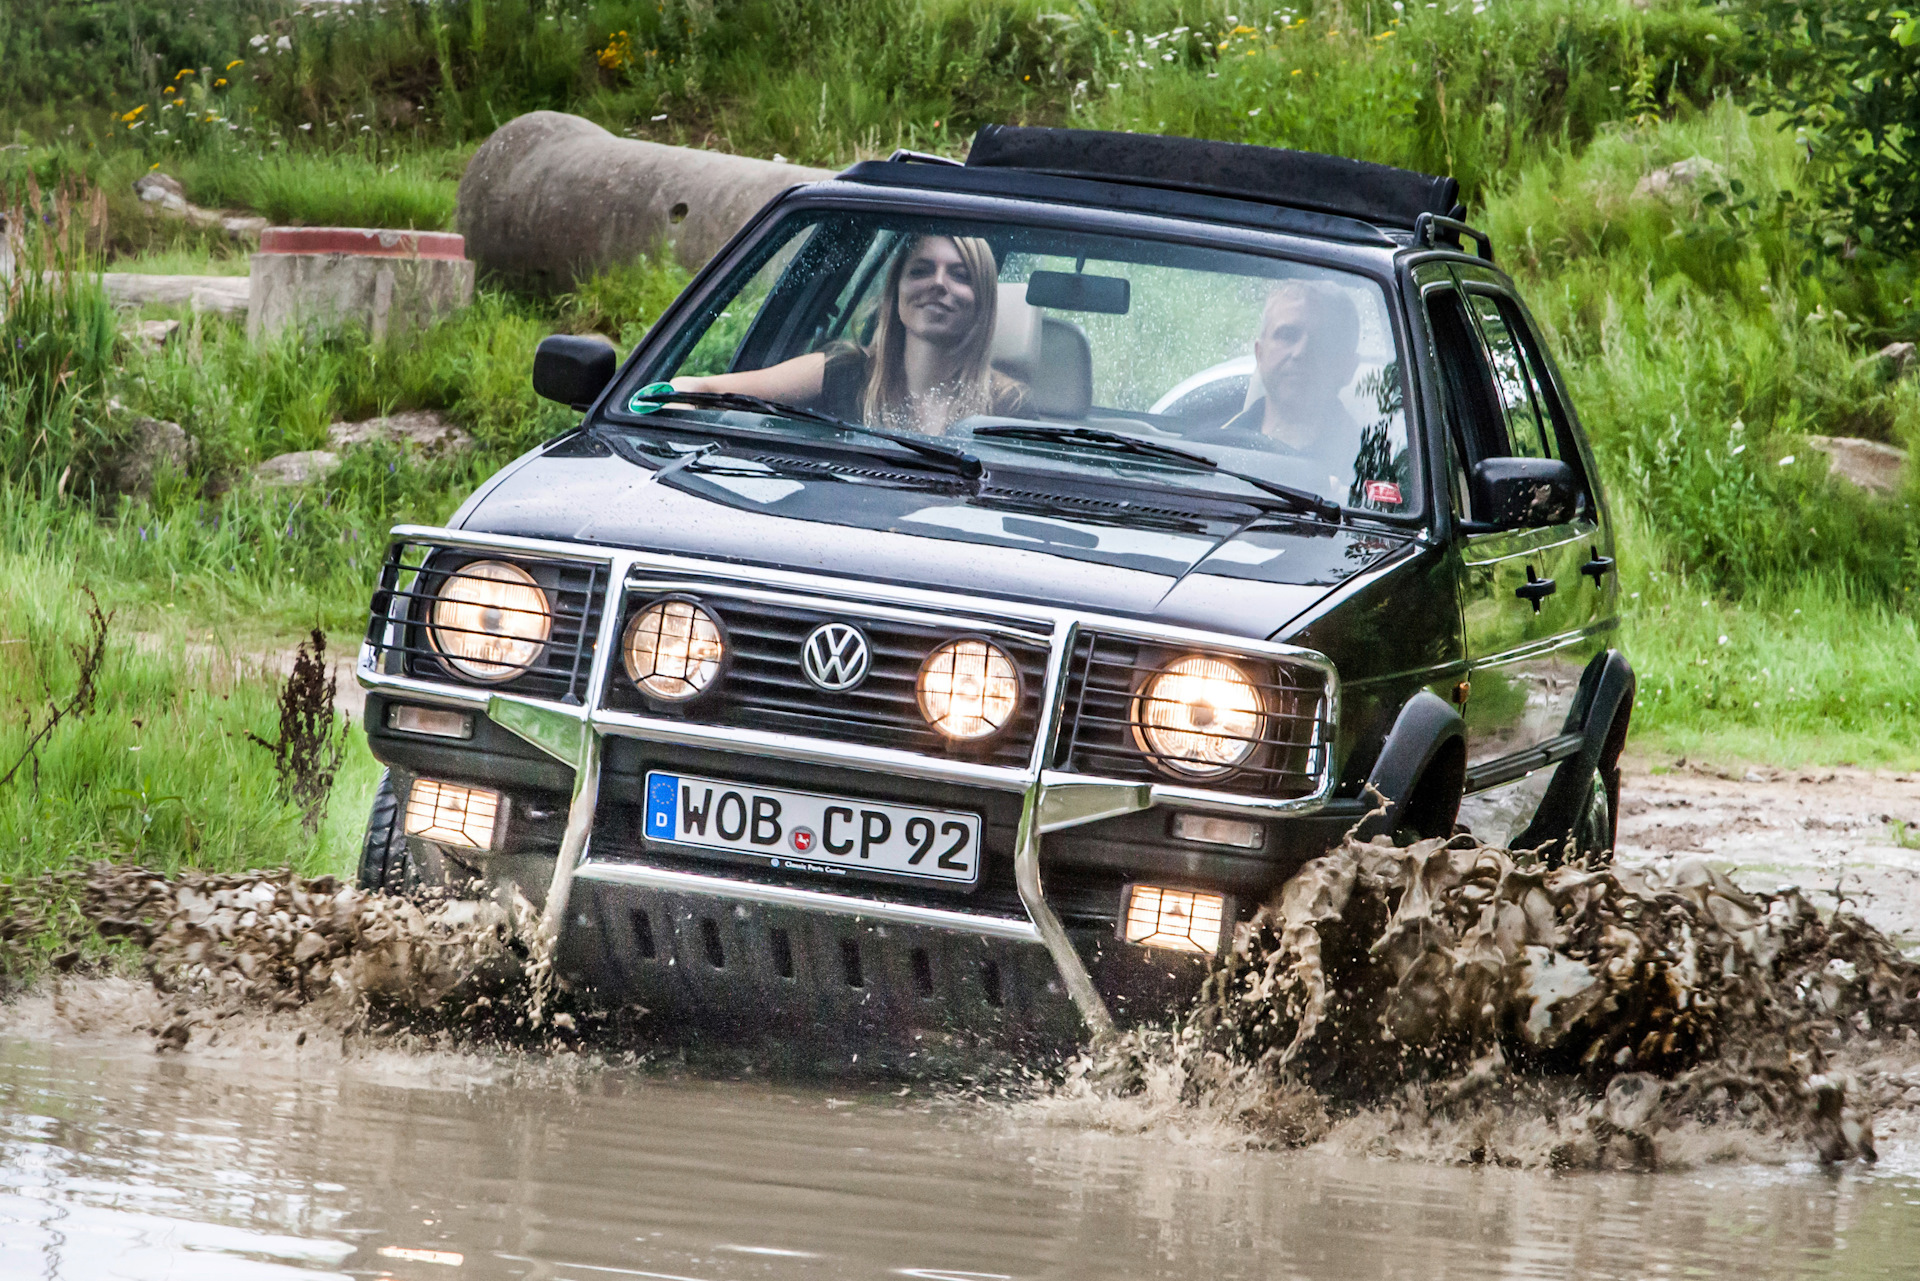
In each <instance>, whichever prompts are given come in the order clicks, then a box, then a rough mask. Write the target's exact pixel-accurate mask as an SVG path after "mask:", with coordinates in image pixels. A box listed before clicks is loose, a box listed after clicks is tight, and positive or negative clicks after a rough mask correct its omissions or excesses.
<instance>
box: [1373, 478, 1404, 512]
mask: <svg viewBox="0 0 1920 1281" xmlns="http://www.w3.org/2000/svg"><path fill="white" fill-rule="evenodd" d="M1366 493H1367V501H1368V502H1370V503H1379V504H1380V505H1381V506H1383V507H1398V506H1399V505H1400V486H1398V485H1396V484H1394V483H1393V482H1392V481H1390V480H1370V481H1368V482H1367V490H1366Z"/></svg>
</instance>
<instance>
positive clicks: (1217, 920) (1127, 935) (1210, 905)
mask: <svg viewBox="0 0 1920 1281" xmlns="http://www.w3.org/2000/svg"><path fill="white" fill-rule="evenodd" d="M1226 923H1227V900H1226V899H1224V898H1222V897H1221V896H1220V895H1218V894H1200V893H1196V892H1195V891H1193V890H1170V889H1166V888H1164V887H1162V886H1159V885H1129V886H1128V887H1127V910H1126V911H1125V912H1124V913H1123V914H1122V915H1121V918H1120V936H1121V937H1122V938H1124V939H1125V940H1126V941H1127V942H1129V943H1138V944H1140V945H1141V946H1142V947H1164V948H1168V949H1170V950H1172V951H1175V952H1197V953H1199V954H1200V955H1202V956H1212V955H1213V954H1214V953H1215V952H1217V951H1219V950H1220V938H1221V931H1222V930H1224V929H1225V928H1226Z"/></svg>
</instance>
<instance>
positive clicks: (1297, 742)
mask: <svg viewBox="0 0 1920 1281" xmlns="http://www.w3.org/2000/svg"><path fill="white" fill-rule="evenodd" d="M1191 652H1192V651H1191V650H1190V649H1186V648H1179V649H1170V648H1168V647H1166V646H1164V645H1157V644H1154V643H1152V642H1148V641H1142V640H1137V639H1134V638H1132V637H1123V636H1103V635H1099V634H1097V633H1084V632H1083V633H1082V634H1081V635H1080V636H1079V638H1078V640H1077V642H1076V643H1075V645H1074V650H1073V655H1072V658H1071V661H1070V662H1069V663H1068V666H1067V703H1066V709H1065V711H1066V714H1065V717H1064V718H1063V721H1064V724H1065V725H1066V726H1067V729H1066V732H1064V733H1063V734H1061V736H1060V742H1059V745H1058V747H1057V749H1056V752H1055V758H1054V759H1055V765H1056V767H1058V768H1061V769H1066V770H1070V771H1072V772H1073V773H1076V774H1093V775H1099V776H1102V777H1106V778H1125V779H1139V780H1143V781H1153V782H1162V783H1165V782H1175V783H1185V784H1187V785H1189V786H1193V787H1200V788H1205V789H1207V790H1209V791H1222V792H1240V793H1248V794H1252V795H1258V796H1272V797H1281V798H1286V797H1296V796H1307V795H1310V794H1311V793H1313V792H1314V791H1315V790H1316V789H1317V788H1318V786H1319V783H1320V780H1321V777H1322V776H1323V775H1324V773H1325V771H1326V768H1327V751H1328V742H1329V739H1330V737H1331V729H1330V726H1329V725H1328V720H1327V715H1328V711H1329V709H1328V707H1327V701H1326V682H1325V678H1324V677H1323V676H1322V675H1321V673H1320V672H1319V671H1318V670H1316V669H1314V668H1310V667H1306V666H1303V665H1302V666H1296V665H1293V664H1289V663H1286V662H1284V661H1278V662H1276V661H1269V660H1258V661H1256V660H1249V659H1247V658H1245V657H1242V656H1228V657H1231V658H1232V661H1233V662H1234V664H1235V665H1236V666H1238V667H1239V668H1240V669H1241V670H1242V671H1244V672H1246V674H1247V675H1248V677H1249V678H1250V679H1251V680H1252V682H1253V684H1254V687H1255V688H1256V689H1257V690H1259V692H1260V697H1261V702H1262V704H1263V705H1264V707H1265V708H1266V709H1267V710H1266V712H1265V715H1264V716H1263V717H1262V719H1261V728H1260V732H1259V735H1258V737H1257V738H1256V739H1255V740H1254V742H1255V750H1254V752H1253V754H1252V755H1251V757H1249V758H1248V763H1247V764H1245V765H1243V766H1241V767H1240V768H1238V769H1236V770H1235V771H1233V772H1232V773H1231V774H1227V775H1224V776H1213V777H1194V776H1192V775H1186V774H1182V773H1181V772H1180V771H1179V770H1178V769H1176V768H1174V767H1173V766H1171V765H1170V764H1168V763H1166V762H1164V761H1162V760H1160V759H1158V758H1156V757H1155V756H1154V755H1153V754H1152V753H1150V752H1149V751H1148V750H1147V748H1146V746H1145V744H1144V743H1143V742H1142V741H1141V739H1140V738H1139V737H1138V735H1137V734H1136V732H1135V729H1134V704H1135V698H1136V695H1138V694H1139V693H1140V691H1141V689H1142V688H1143V687H1144V686H1145V684H1146V682H1147V681H1148V680H1150V679H1151V678H1152V677H1153V675H1154V674H1155V673H1156V672H1158V671H1160V670H1161V669H1162V668H1163V667H1165V666H1166V664H1168V663H1169V662H1171V661H1173V660H1174V659H1176V658H1178V657H1181V656H1182V655H1184V654H1187V653H1191Z"/></svg>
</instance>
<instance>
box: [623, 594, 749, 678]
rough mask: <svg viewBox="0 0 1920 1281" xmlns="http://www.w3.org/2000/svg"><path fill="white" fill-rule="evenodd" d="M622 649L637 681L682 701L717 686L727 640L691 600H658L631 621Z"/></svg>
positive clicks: (718, 627) (713, 622)
mask: <svg viewBox="0 0 1920 1281" xmlns="http://www.w3.org/2000/svg"><path fill="white" fill-rule="evenodd" d="M620 650H621V653H622V654H623V655H624V657H625V660H626V664H627V675H629V676H631V677H632V678H633V683H634V684H636V685H638V686H639V687H640V688H641V689H643V690H645V691H646V692H647V693H649V694H651V695H653V696H654V697H655V698H658V699H664V700H665V701H667V702H669V703H678V702H682V701H684V700H686V699H689V698H692V697H694V696H695V695H697V694H701V693H704V692H705V691H706V688H707V686H709V685H711V684H713V678H714V677H715V676H717V675H719V674H720V660H721V659H722V658H724V657H726V653H727V643H726V641H725V639H723V638H722V637H721V635H720V624H719V623H717V622H715V621H714V617H713V615H712V614H709V613H708V612H707V611H706V610H704V609H701V608H700V607H699V606H698V605H696V604H694V603H693V602H692V601H690V600H657V601H655V602H654V603H653V604H651V605H649V606H647V607H646V608H645V609H643V610H641V611H640V612H639V613H638V614H635V615H634V616H633V621H632V622H630V623H628V624H627V634H626V638H625V639H624V640H622V641H621V643H620Z"/></svg>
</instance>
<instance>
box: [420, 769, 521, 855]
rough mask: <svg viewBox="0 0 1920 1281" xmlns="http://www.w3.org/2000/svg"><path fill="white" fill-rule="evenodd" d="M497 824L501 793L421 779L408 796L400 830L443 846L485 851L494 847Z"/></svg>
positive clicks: (482, 788)
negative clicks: (405, 812)
mask: <svg viewBox="0 0 1920 1281" xmlns="http://www.w3.org/2000/svg"><path fill="white" fill-rule="evenodd" d="M499 821H500V793H498V792H490V791H488V790H487V789H486V788H484V787H462V786H460V784H458V783H441V782H437V781H435V780H434V779H431V778H420V779H415V780H414V783H413V790H412V791H410V792H408V793H407V816H406V821H405V824H404V825H403V827H402V829H401V830H402V831H404V832H405V833H406V834H407V835H408V836H418V837H421V838H422V839H424V840H429V841H438V842H439V843H440V844H442V845H458V846H460V847H461V848H463V849H470V850H487V849H492V848H493V836H494V829H495V828H496V827H497V826H498V824H499Z"/></svg>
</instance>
